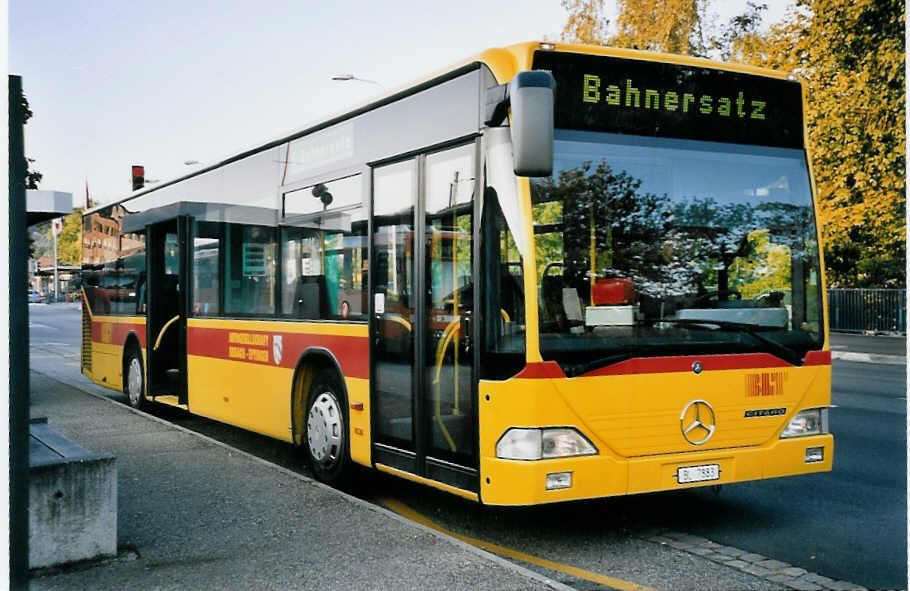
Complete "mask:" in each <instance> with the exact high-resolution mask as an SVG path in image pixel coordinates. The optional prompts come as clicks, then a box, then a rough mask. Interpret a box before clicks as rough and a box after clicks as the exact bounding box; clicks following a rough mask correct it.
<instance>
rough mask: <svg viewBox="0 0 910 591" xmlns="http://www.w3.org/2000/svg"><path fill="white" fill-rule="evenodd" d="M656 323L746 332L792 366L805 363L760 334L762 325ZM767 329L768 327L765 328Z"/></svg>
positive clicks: (691, 321)
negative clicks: (759, 330)
mask: <svg viewBox="0 0 910 591" xmlns="http://www.w3.org/2000/svg"><path fill="white" fill-rule="evenodd" d="M654 322H655V323H657V322H666V323H668V324H676V325H678V326H702V327H704V325H708V326H716V327H718V328H720V329H724V330H736V331H739V332H744V333H746V334H747V335H749V336H750V337H752V338H754V339H755V340H756V341H759V342H760V343H762V344H764V345H767V346H768V349H770V350H769V351H768V352H769V353H771V354H773V355H776V356H777V357H780V358H781V359H783V360H784V361H786V362H787V363H790V364H792V365H801V364H802V362H803V359H802V357H800V355H799V353H797V352H796V351H794V350H793V349H791V348H790V347H788V346H786V345H783V344H781V343H778V342H777V341H775V340H773V339H769V338H768V337H766V336H764V335H762V334H761V333H759V332H758V329H759V328H763V327H762V325H760V324H751V323H748V322H730V321H727V320H701V319H698V318H660V319H658V320H655V321H654ZM705 328H707V327H705ZM765 328H767V327H765Z"/></svg>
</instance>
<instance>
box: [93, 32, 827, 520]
mask: <svg viewBox="0 0 910 591" xmlns="http://www.w3.org/2000/svg"><path fill="white" fill-rule="evenodd" d="M803 113H804V88H803V85H802V83H801V82H800V81H799V80H796V79H794V78H793V77H791V76H788V75H787V74H783V73H778V72H773V71H768V70H761V69H756V68H752V67H747V66H741V65H735V64H724V63H715V62H710V61H705V60H701V59H695V58H688V57H682V56H675V55H664V54H655V53H646V52H638V51H631V50H623V49H613V48H607V47H593V46H582V45H565V44H553V43H537V42H532V43H523V44H519V45H513V46H509V47H505V48H497V49H490V50H487V51H484V52H483V53H481V54H480V55H478V56H476V57H474V58H471V59H468V60H465V61H464V62H462V63H460V64H457V65H455V66H453V67H450V68H448V69H445V70H443V71H441V72H439V73H437V74H434V75H432V76H430V77H427V78H426V79H424V80H421V81H419V82H416V83H414V84H412V85H409V86H407V87H404V88H401V89H398V90H396V91H393V92H390V93H388V94H386V95H384V96H382V97H380V98H378V99H376V100H374V101H373V102H370V103H368V104H365V105H363V106H361V107H359V108H356V109H353V110H350V111H349V112H345V113H343V114H340V115H337V116H334V117H331V118H327V119H325V120H323V121H319V122H317V123H315V124H312V125H309V126H306V127H304V128H302V129H300V130H299V131H298V132H296V133H294V134H292V135H289V136H286V137H280V138H277V139H274V140H272V141H268V142H265V143H263V144H261V145H258V146H255V147H253V148H252V149H249V150H246V151H244V152H241V153H239V154H237V155H236V156H233V157H231V158H228V159H226V160H224V161H222V162H218V163H216V164H214V165H211V166H208V167H206V168H204V169H201V170H199V171H195V172H193V173H191V174H188V175H186V176H184V177H181V178H178V179H175V180H173V181H170V182H167V183H161V184H159V185H156V186H155V187H153V188H149V189H143V190H139V191H137V192H134V193H133V194H132V195H130V196H128V197H126V198H124V199H123V200H121V201H119V202H117V203H114V204H111V205H106V206H103V207H99V208H96V209H94V210H91V211H88V212H86V214H85V216H84V222H83V223H84V228H83V241H84V250H83V252H84V259H85V261H84V279H83V283H84V292H85V293H84V298H83V301H84V307H83V310H84V313H83V347H82V372H83V373H84V374H85V375H86V376H88V377H90V378H91V379H92V380H94V381H95V382H97V383H98V384H101V385H104V386H108V387H110V388H113V389H117V390H122V391H123V392H124V393H125V394H126V395H127V397H128V399H129V401H130V404H132V405H134V406H136V407H139V406H142V405H144V404H147V403H149V402H151V401H154V402H156V403H162V404H168V405H173V406H177V407H180V408H183V409H185V410H187V411H189V412H191V413H194V414H197V415H201V416H205V417H208V418H211V419H215V420H218V421H223V422H225V423H229V424H231V425H236V426H239V427H242V428H245V429H249V430H251V431H255V432H258V433H262V434H265V435H268V436H271V437H275V438H277V439H281V440H284V441H287V442H291V443H293V444H296V445H298V446H299V447H300V448H301V452H302V453H303V454H305V455H306V457H307V458H308V460H309V461H310V462H311V463H312V466H313V472H314V474H315V475H316V477H317V478H319V479H320V480H323V481H326V482H329V483H336V484H337V483H341V482H343V481H345V480H346V479H347V478H348V477H349V476H350V474H351V470H352V469H353V468H354V467H355V465H361V466H366V467H370V468H374V469H377V470H380V471H383V472H386V473H390V474H394V475H398V476H400V477H403V478H407V479H409V480H412V481H416V482H420V483H424V484H427V485H429V486H433V487H436V488H439V489H442V490H445V491H448V492H451V493H454V494H456V495H460V496H462V497H465V498H468V499H472V500H475V501H478V502H482V503H487V504H492V505H530V504H538V503H549V502H557V501H568V500H575V499H585V498H596V497H605V496H610V495H625V494H634V493H644V492H651V491H661V490H677V489H684V488H691V487H699V486H712V485H722V484H729V483H734V482H742V481H748V480H756V479H762V478H771V477H778V476H790V475H798V474H808V473H813V472H822V471H828V470H830V469H831V466H832V456H833V445H834V442H833V437H832V435H831V434H830V433H829V431H828V407H829V405H830V389H831V355H830V351H829V348H828V340H827V334H828V332H827V315H826V307H825V306H826V302H825V298H824V297H823V294H824V293H825V284H824V267H823V263H822V260H821V256H820V254H819V253H820V234H819V228H818V224H817V220H818V210H817V207H816V205H815V202H814V199H813V194H814V189H813V181H812V174H811V167H810V163H809V158H808V153H807V142H806V131H805V124H804V115H803Z"/></svg>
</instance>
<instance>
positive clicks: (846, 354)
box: [830, 332, 907, 365]
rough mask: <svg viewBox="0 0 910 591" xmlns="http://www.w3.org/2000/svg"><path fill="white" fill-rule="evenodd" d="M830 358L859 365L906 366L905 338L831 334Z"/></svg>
mask: <svg viewBox="0 0 910 591" xmlns="http://www.w3.org/2000/svg"><path fill="white" fill-rule="evenodd" d="M830 341H831V342H830V344H831V358H832V359H840V360H842V361H858V362H861V363H884V364H893V365H906V364H907V339H906V337H892V336H871V335H861V334H850V333H843V332H832V333H831V339H830Z"/></svg>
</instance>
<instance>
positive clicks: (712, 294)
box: [695, 289, 743, 304]
mask: <svg viewBox="0 0 910 591" xmlns="http://www.w3.org/2000/svg"><path fill="white" fill-rule="evenodd" d="M723 296H729V297H730V298H732V299H734V300H741V299H743V294H741V293H739V292H738V291H736V290H735V289H719V290H717V291H709V292H708V293H706V294H702V295H700V296H698V297H697V298H696V299H695V303H696V304H702V303H705V302H707V301H708V300H710V299H712V298H717V300H718V301H720V298H722V297H723Z"/></svg>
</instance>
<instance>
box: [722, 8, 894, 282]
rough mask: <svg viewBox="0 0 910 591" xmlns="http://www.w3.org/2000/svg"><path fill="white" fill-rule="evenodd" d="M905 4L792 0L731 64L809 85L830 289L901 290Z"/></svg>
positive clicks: (742, 41) (740, 46)
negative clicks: (779, 72)
mask: <svg viewBox="0 0 910 591" xmlns="http://www.w3.org/2000/svg"><path fill="white" fill-rule="evenodd" d="M903 40H904V6H903V2H900V1H899V0H799V1H798V2H797V6H796V9H795V10H793V11H791V12H790V14H789V15H788V17H787V19H786V20H785V21H784V22H783V23H779V24H777V25H775V26H773V27H772V28H771V30H770V31H769V32H768V33H767V34H764V35H761V34H758V35H754V36H753V38H752V39H748V38H747V37H745V36H743V37H741V38H739V39H735V40H733V44H732V45H733V47H734V51H733V52H732V53H733V56H732V57H733V59H738V60H741V61H746V62H749V63H753V64H755V65H760V66H766V67H772V68H778V69H784V70H791V71H793V72H795V73H797V74H798V75H800V76H802V77H803V78H805V79H806V80H807V82H808V89H807V95H808V96H807V103H808V110H807V113H806V124H807V127H808V130H809V144H810V148H811V150H812V163H813V167H814V172H815V181H816V187H817V189H818V198H819V206H820V209H821V220H820V222H821V226H822V231H823V235H824V238H825V262H826V263H827V268H828V278H829V284H830V285H831V286H833V287H896V286H901V285H905V277H904V269H905V265H906V247H905V245H906V221H905V220H906V217H905V207H906V199H905V189H906V178H905V176H904V175H905V167H906V134H905V124H906V122H905V114H904V100H905V94H906V93H905V77H904V59H905V49H904V42H903Z"/></svg>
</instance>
